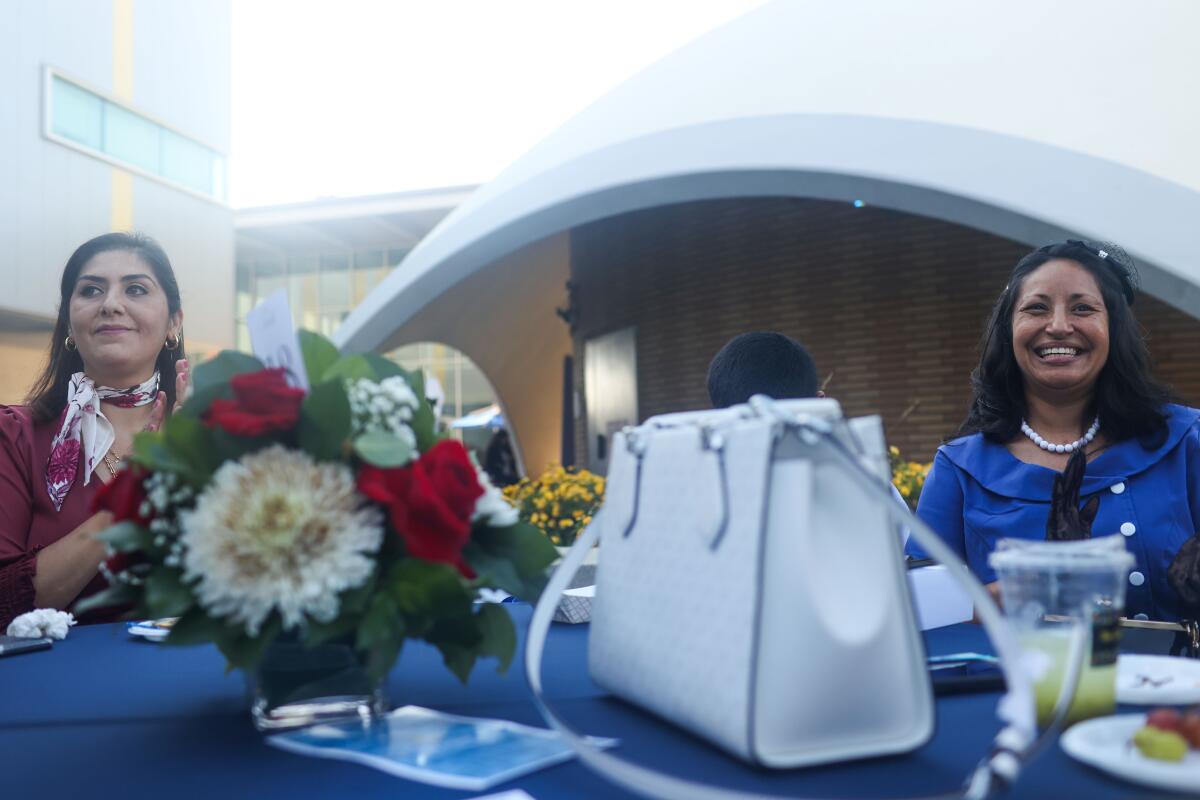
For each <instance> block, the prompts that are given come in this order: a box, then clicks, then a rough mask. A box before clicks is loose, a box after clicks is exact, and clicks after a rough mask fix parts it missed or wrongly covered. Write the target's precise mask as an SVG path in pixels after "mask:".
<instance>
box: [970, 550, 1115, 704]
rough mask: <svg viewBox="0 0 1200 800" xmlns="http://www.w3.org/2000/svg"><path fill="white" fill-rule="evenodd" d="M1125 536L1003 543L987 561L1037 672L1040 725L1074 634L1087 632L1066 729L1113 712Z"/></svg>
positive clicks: (1009, 617) (1056, 690)
mask: <svg viewBox="0 0 1200 800" xmlns="http://www.w3.org/2000/svg"><path fill="white" fill-rule="evenodd" d="M1124 538H1125V537H1123V536H1105V537H1102V538H1099V539H1085V540H1080V541H1067V542H1058V541H1053V542H1046V541H1034V540H1028V539H1002V540H1001V541H1000V543H999V545H998V546H997V548H996V550H995V551H994V552H993V553H992V554H991V555H990V556H989V557H988V563H989V564H991V566H992V568H993V569H995V570H996V575H997V576H998V577H999V579H1000V594H1001V597H1002V598H1003V600H1004V614H1005V618H1006V619H1007V620H1008V622H1009V624H1010V625H1011V626H1012V628H1013V631H1014V633H1015V634H1016V636H1017V640H1018V642H1019V643H1020V645H1021V648H1022V649H1023V650H1025V651H1026V653H1027V655H1028V656H1029V657H1030V661H1029V663H1030V664H1031V665H1032V666H1034V667H1035V668H1036V670H1037V673H1038V674H1037V676H1036V678H1035V683H1034V698H1035V700H1036V704H1037V721H1038V724H1039V725H1040V726H1042V727H1046V726H1048V725H1049V724H1050V722H1051V721H1052V720H1053V719H1054V709H1055V706H1056V705H1057V704H1058V697H1059V694H1060V692H1061V690H1062V685H1063V680H1064V677H1065V675H1066V672H1067V670H1068V669H1069V668H1070V663H1069V658H1070V651H1071V642H1072V638H1073V635H1074V632H1075V631H1077V630H1078V629H1079V627H1081V626H1082V627H1083V628H1084V646H1083V650H1084V652H1083V659H1082V661H1081V664H1080V671H1079V682H1078V684H1077V685H1076V689H1075V694H1074V697H1073V698H1072V700H1071V704H1070V705H1069V706H1068V708H1067V715H1066V718H1065V720H1064V725H1070V724H1071V723H1073V722H1078V721H1080V720H1083V719H1088V718H1090V717H1098V716H1102V715H1105V714H1111V713H1112V712H1113V709H1114V708H1115V707H1116V680H1117V645H1118V643H1119V636H1120V631H1119V628H1118V627H1117V619H1118V617H1119V616H1120V613H1121V609H1122V608H1123V607H1124V605H1125V581H1126V576H1127V575H1128V574H1129V569H1130V567H1132V566H1133V562H1134V559H1133V556H1132V555H1131V554H1130V553H1128V552H1127V551H1126V549H1125V542H1124Z"/></svg>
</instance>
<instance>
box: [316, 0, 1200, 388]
mask: <svg viewBox="0 0 1200 800" xmlns="http://www.w3.org/2000/svg"><path fill="white" fill-rule="evenodd" d="M1198 29H1200V3H1195V2H1192V0H1146V2H1141V3H1128V2H1125V1H1124V0H1056V2H1054V3H1045V2H1041V0H1016V1H1015V2H1014V0H1009V2H1006V3H1004V4H1000V5H995V4H968V3H961V2H958V0H924V2H919V3H895V2H891V0H874V2H865V1H864V0H860V2H856V3H830V2H827V0H803V1H801V0H777V1H776V2H774V3H771V4H769V5H766V6H764V7H763V8H761V9H758V10H756V11H754V12H752V13H750V14H748V15H746V16H745V17H742V18H741V19H738V20H736V21H735V22H733V23H731V24H729V25H727V26H725V27H723V28H721V29H719V30H717V31H714V32H713V33H711V34H709V35H707V36H704V37H702V38H701V39H698V40H697V41H695V42H693V43H692V44H690V45H688V46H687V47H685V48H683V49H681V50H679V51H677V52H676V53H674V54H672V55H670V56H668V57H667V58H665V59H663V60H662V61H660V62H659V63H657V64H655V65H654V66H652V67H650V68H649V69H647V70H646V71H644V72H643V73H642V74H640V75H638V76H636V77H635V78H633V79H631V80H630V81H628V82H627V83H626V84H624V85H623V86H621V87H619V88H618V89H617V90H615V91H614V92H612V93H611V94H609V95H608V96H606V97H604V98H603V99H601V100H600V101H598V102H597V103H595V104H594V105H593V106H591V107H590V108H588V109H587V110H586V111H584V112H583V113H581V114H579V115H578V116H577V117H575V118H574V119H572V120H571V121H570V122H569V123H567V124H566V125H564V126H563V127H562V128H561V129H559V130H558V131H556V132H555V133H554V134H552V135H551V136H549V137H548V138H547V139H546V140H545V141H543V142H542V143H541V144H539V145H538V146H537V147H535V148H534V149H533V150H532V151H531V152H529V153H528V154H527V155H525V156H524V157H523V158H521V159H520V160H519V161H517V162H516V163H515V164H513V165H512V166H511V167H510V168H509V169H508V170H507V171H505V172H504V173H503V174H502V175H500V176H499V177H498V178H496V179H495V180H494V181H492V182H491V183H489V184H487V185H485V186H484V187H482V188H481V189H480V190H478V191H477V192H476V193H475V194H474V195H473V196H472V197H471V199H470V200H469V201H468V202H466V203H465V204H463V205H462V206H461V207H459V208H458V209H457V210H456V211H455V212H454V213H453V214H451V215H450V216H449V217H447V218H446V220H444V221H443V222H442V224H441V225H440V226H439V227H438V228H437V229H435V231H434V232H433V233H432V234H430V235H429V237H427V238H426V239H425V240H424V241H423V242H422V243H421V245H420V246H418V247H417V248H416V249H415V250H414V251H413V252H412V253H411V254H410V255H409V257H408V258H407V259H406V260H405V261H404V263H403V264H402V265H401V267H400V268H398V269H396V270H395V271H394V272H393V273H392V274H391V275H390V276H389V278H388V279H387V280H385V281H384V282H383V283H382V284H381V285H380V286H379V287H378V288H377V289H376V290H375V291H374V292H373V293H372V294H371V295H370V296H369V297H368V298H367V299H366V301H365V302H364V303H363V304H362V305H360V306H359V307H358V308H357V309H356V310H355V311H354V312H353V313H352V314H351V316H350V317H349V319H348V320H347V321H346V323H345V324H344V325H343V326H342V327H341V329H340V330H339V331H338V333H337V336H336V338H337V340H338V342H339V344H340V345H342V346H343V347H346V348H352V349H371V348H379V347H383V346H387V345H389V344H390V343H391V342H390V341H389V340H390V339H391V338H392V337H393V336H394V334H395V332H396V331H397V330H398V329H399V328H400V327H401V326H402V325H403V324H404V323H405V322H406V321H408V320H410V319H411V318H412V317H413V315H414V314H415V313H417V312H418V311H420V310H422V309H424V308H426V307H427V306H430V304H434V303H435V302H436V300H437V298H438V297H439V296H440V295H442V294H443V293H444V292H445V291H446V290H447V289H448V288H450V287H451V286H453V285H454V284H456V283H458V282H459V281H461V280H463V279H464V278H466V277H468V276H469V275H471V274H473V273H475V272H476V271H478V270H481V269H484V268H486V267H488V266H489V265H491V264H493V263H495V262H496V261H497V260H498V259H499V258H501V257H502V256H504V255H507V254H509V253H512V252H513V251H515V250H518V249H519V248H521V247H523V246H525V245H528V244H530V243H532V242H536V241H539V240H541V239H544V238H545V237H547V236H549V235H551V234H554V233H556V232H559V231H562V230H565V229H569V228H571V227H574V226H576V225H579V224H582V223H585V222H589V221H592V220H595V219H599V218H602V217H605V216H610V215H613V214H618V213H622V212H625V211H630V210H634V209H638V208H645V207H650V206H656V205H662V204H665V203H674V202H683V201H688V200H695V199H703V198H716V197H730V196H749V195H792V196H801V197H816V198H824V199H834V200H839V199H840V200H847V201H849V200H854V199H861V200H863V201H864V202H866V203H868V204H872V205H879V206H884V207H889V208H895V209H899V210H904V211H909V212H914V213H920V214H925V215H928V216H933V217H939V218H942V219H947V220H950V221H954V222H959V223H962V224H966V225H971V226H974V227H977V228H980V229H983V230H987V231H989V232H992V233H996V234H1000V235H1003V236H1007V237H1010V238H1012V239H1016V240H1019V241H1024V242H1027V243H1029V244H1031V245H1034V244H1041V243H1044V242H1046V241H1049V240H1053V239H1056V238H1062V237H1064V236H1066V235H1080V236H1085V237H1093V238H1103V239H1111V240H1113V241H1116V242H1119V243H1121V244H1122V245H1123V246H1124V247H1125V248H1126V249H1127V250H1128V251H1129V252H1130V253H1131V254H1133V255H1134V256H1135V258H1137V259H1138V260H1139V262H1140V263H1141V264H1142V266H1143V276H1142V277H1143V284H1144V287H1145V288H1146V289H1147V290H1148V291H1150V292H1151V293H1152V294H1155V295H1157V296H1158V297H1160V298H1163V299H1164V300H1166V301H1168V302H1170V303H1172V304H1174V305H1175V306H1177V307H1179V308H1181V309H1183V310H1185V311H1188V312H1189V313H1191V314H1193V315H1196V316H1200V288H1198V285H1200V263H1198V262H1197V260H1196V257H1195V247H1194V246H1193V244H1192V237H1191V236H1190V233H1189V231H1188V228H1189V226H1188V224H1187V223H1189V222H1190V221H1192V220H1194V219H1200V149H1197V148H1196V146H1195V143H1196V142H1197V141H1200V108H1198V107H1197V104H1195V103H1194V102H1193V98H1194V95H1195V90H1194V88H1193V84H1194V83H1195V76H1196V75H1200V49H1197V48H1196V47H1195V46H1194V42H1193V36H1194V32H1195V31H1196V30H1198ZM496 301H497V302H503V301H504V299H503V298H497V299H496ZM463 324H464V325H469V324H470V322H469V321H464V323H463ZM485 369H486V365H485Z"/></svg>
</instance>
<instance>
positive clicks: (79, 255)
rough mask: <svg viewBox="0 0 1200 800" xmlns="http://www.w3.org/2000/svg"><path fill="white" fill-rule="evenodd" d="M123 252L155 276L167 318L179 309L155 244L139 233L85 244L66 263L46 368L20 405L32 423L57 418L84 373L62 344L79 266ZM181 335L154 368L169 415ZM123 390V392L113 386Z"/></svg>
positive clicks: (171, 277) (166, 262) (167, 264)
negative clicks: (73, 380) (76, 379)
mask: <svg viewBox="0 0 1200 800" xmlns="http://www.w3.org/2000/svg"><path fill="white" fill-rule="evenodd" d="M113 250H124V251H128V252H130V253H133V254H134V255H136V256H137V257H138V258H140V259H142V261H145V262H146V264H147V266H149V267H150V269H152V270H154V277H155V279H156V280H157V281H158V285H159V286H161V287H162V289H163V292H164V293H165V294H166V296H167V313H168V314H169V315H171V316H174V315H175V314H176V313H177V312H178V311H179V309H180V308H181V307H182V305H181V301H180V299H179V282H178V281H176V280H175V270H173V269H172V268H171V261H170V259H168V258H167V254H166V253H165V252H163V249H162V247H161V246H160V245H159V244H158V242H156V241H154V240H153V239H151V238H150V237H149V236H144V235H142V234H140V233H106V234H104V235H103V236H97V237H96V238H95V239H89V240H88V241H86V242H84V243H83V244H81V245H80V246H79V248H78V249H77V250H76V251H75V252H74V253H72V254H71V257H70V258H69V259H67V265H66V267H64V268H63V274H62V282H61V284H60V287H59V299H58V319H57V320H55V322H54V333H53V334H51V339H50V359H49V361H48V362H47V364H46V369H45V370H44V371H43V372H42V374H41V376H40V377H39V378H38V379H37V381H36V382H35V383H34V384H33V388H32V389H30V390H29V396H28V398H27V399H26V400H25V403H26V404H27V405H28V406H29V409H30V411H31V412H32V415H33V419H34V421H35V422H49V421H50V420H53V419H57V418H58V416H59V415H60V414H62V412H63V409H64V408H66V405H67V389H68V388H69V386H70V384H71V376H72V375H74V374H75V373H76V372H80V371H81V370H83V359H82V358H81V357H80V356H79V352H78V351H77V350H68V349H67V348H66V344H65V340H66V338H67V334H68V332H69V328H70V322H71V293H72V292H74V291H75V282H76V281H77V280H78V279H79V273H80V271H81V270H82V269H83V267H84V265H85V264H87V263H88V262H89V261H91V260H92V259H93V258H94V257H95V256H98V255H100V254H101V253H107V252H110V251H113ZM185 352H186V350H185V348H184V343H183V331H180V332H179V346H178V347H176V348H175V349H174V350H168V349H167V348H166V346H165V344H164V346H163V348H162V350H160V351H159V354H158V359H157V361H155V364H154V368H155V369H157V370H158V372H159V375H160V376H161V382H160V384H159V389H161V390H162V391H163V392H166V395H167V407H166V411H167V413H168V414H169V413H170V411H171V408H172V407H173V406H174V405H175V362H176V361H177V360H178V359H181V358H185V357H186V356H185ZM117 388H124V387H117Z"/></svg>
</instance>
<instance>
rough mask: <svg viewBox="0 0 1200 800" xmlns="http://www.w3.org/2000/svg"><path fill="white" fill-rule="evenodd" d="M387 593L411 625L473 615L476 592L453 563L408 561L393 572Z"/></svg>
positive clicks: (388, 577)
mask: <svg viewBox="0 0 1200 800" xmlns="http://www.w3.org/2000/svg"><path fill="white" fill-rule="evenodd" d="M384 588H385V590H386V591H387V592H388V593H389V594H390V595H391V596H392V597H393V598H395V600H396V604H397V605H398V606H399V608H400V610H401V611H403V612H404V614H405V616H406V617H407V618H408V619H409V621H410V622H416V621H418V620H422V619H426V620H429V619H439V618H449V617H457V616H463V615H465V614H470V613H471V606H472V602H473V600H474V593H473V590H470V589H468V588H467V587H466V586H465V585H464V581H463V579H462V578H461V576H459V574H458V570H456V569H455V568H454V567H452V566H450V565H449V564H440V563H435V562H432V561H425V560H423V559H419V558H404V559H401V560H400V561H398V562H396V564H395V565H393V567H392V568H391V570H389V572H388V575H387V577H386V579H385V582H384Z"/></svg>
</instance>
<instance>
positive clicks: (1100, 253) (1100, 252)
mask: <svg viewBox="0 0 1200 800" xmlns="http://www.w3.org/2000/svg"><path fill="white" fill-rule="evenodd" d="M1096 255H1098V256H1100V257H1101V258H1108V251H1107V250H1097V251H1096Z"/></svg>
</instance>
